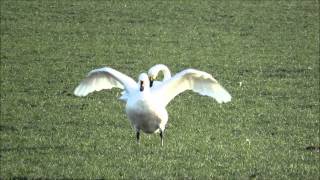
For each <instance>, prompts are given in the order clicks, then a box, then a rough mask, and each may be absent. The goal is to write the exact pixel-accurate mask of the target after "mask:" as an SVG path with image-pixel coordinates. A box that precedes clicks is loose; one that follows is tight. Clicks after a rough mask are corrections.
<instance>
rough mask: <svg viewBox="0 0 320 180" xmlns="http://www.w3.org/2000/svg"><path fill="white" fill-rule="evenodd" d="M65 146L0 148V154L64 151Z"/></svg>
mask: <svg viewBox="0 0 320 180" xmlns="http://www.w3.org/2000/svg"><path fill="white" fill-rule="evenodd" d="M66 147H67V146H66V145H56V146H50V145H48V146H31V147H26V146H24V147H12V148H11V147H10V148H0V152H10V151H16V152H23V151H43V150H49V149H55V150H65V149H66Z"/></svg>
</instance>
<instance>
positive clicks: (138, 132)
mask: <svg viewBox="0 0 320 180" xmlns="http://www.w3.org/2000/svg"><path fill="white" fill-rule="evenodd" d="M136 138H137V143H138V144H140V130H137V132H136Z"/></svg>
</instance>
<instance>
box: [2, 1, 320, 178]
mask: <svg viewBox="0 0 320 180" xmlns="http://www.w3.org/2000/svg"><path fill="white" fill-rule="evenodd" d="M0 2H1V76H0V77H1V121H0V122H1V123H0V133H1V136H0V137H1V139H0V140H1V145H0V160H1V166H0V179H7V178H18V179H29V178H49V179H54V178H75V179H80V178H81V179H101V178H102V179H211V178H212V179H319V177H320V154H319V146H320V139H319V126H320V124H319V92H320V89H319V1H318V0H226V1H223V0H216V1H211V0H203V1H195V0H194V1H192V0H186V1H175V0H173V1H160V0H159V1H158V0H157V1H146V0H145V1H144V0H142V1H137V0H133V1H124V0H121V1H116V0H106V1H103V0H87V1H86V0H68V1H63V0H55V1H41V0H1V1H0ZM159 63H163V64H166V65H167V66H168V67H169V68H170V70H171V71H172V74H175V73H177V72H180V71H181V70H183V69H186V68H195V69H199V70H202V71H205V72H208V73H210V74H212V75H213V76H214V77H215V78H216V79H217V80H218V81H219V82H220V83H221V84H222V85H223V86H224V87H225V88H226V89H227V90H228V91H229V92H230V94H231V95H232V97H233V98H232V101H231V102H230V103H226V104H218V103H216V102H215V101H213V100H212V99H211V98H208V97H204V96H200V95H198V94H196V93H193V92H191V91H187V92H185V93H182V94H181V95H179V96H178V97H176V98H175V99H174V100H173V101H172V102H171V103H170V104H169V105H168V107H167V110H168V113H169V126H168V128H167V130H166V133H165V142H164V146H163V147H161V144H160V138H159V135H157V134H151V135H148V134H142V136H141V143H140V145H138V144H136V141H135V131H134V130H133V129H132V127H131V125H130V123H129V121H128V119H127V117H126V115H125V112H124V108H125V104H124V103H123V102H121V101H119V100H118V98H119V97H120V92H121V90H120V89H112V90H108V91H101V92H97V93H93V94H90V95H89V96H87V97H82V98H80V97H76V96H74V95H73V90H74V88H75V87H76V86H77V85H78V84H79V82H80V81H81V79H83V78H84V77H85V76H86V74H87V73H88V72H89V71H91V70H93V69H95V68H100V67H103V66H109V67H112V68H114V69H117V70H118V71H120V72H123V73H125V74H127V75H129V76H131V77H133V78H134V79H136V80H137V78H138V75H139V74H140V73H142V72H146V71H147V70H148V69H149V68H150V67H151V66H153V65H155V64H159ZM159 79H161V78H159Z"/></svg>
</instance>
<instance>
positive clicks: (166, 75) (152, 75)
mask: <svg viewBox="0 0 320 180" xmlns="http://www.w3.org/2000/svg"><path fill="white" fill-rule="evenodd" d="M159 72H162V73H163V80H162V81H166V80H168V79H170V78H171V73H170V70H169V68H168V67H167V66H166V65H164V64H156V65H154V66H152V67H151V68H150V69H149V71H148V76H149V80H150V87H152V86H153V85H158V84H160V83H161V81H155V79H156V78H157V77H158V74H159ZM119 99H120V100H122V101H123V102H127V99H128V94H127V93H126V91H122V92H121V96H120V98H119Z"/></svg>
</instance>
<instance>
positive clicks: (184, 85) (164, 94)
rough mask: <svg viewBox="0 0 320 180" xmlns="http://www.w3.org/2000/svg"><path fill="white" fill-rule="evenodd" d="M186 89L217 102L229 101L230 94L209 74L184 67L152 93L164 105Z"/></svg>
mask: <svg viewBox="0 0 320 180" xmlns="http://www.w3.org/2000/svg"><path fill="white" fill-rule="evenodd" d="M186 90H192V91H194V92H197V93H199V94H201V95H205V96H210V97H212V98H214V99H215V100H216V101H217V102H218V103H225V102H229V101H231V95H230V94H229V93H228V91H226V90H225V89H224V88H223V87H222V86H221V85H220V84H219V83H218V81H217V80H215V79H214V78H213V77H212V76H211V75H210V74H208V73H206V72H203V71H198V70H195V69H186V70H184V71H181V72H180V73H177V74H176V75H175V76H173V77H172V78H171V79H170V80H168V81H165V82H163V83H162V84H161V85H159V88H156V89H154V93H155V94H153V95H154V96H155V97H161V99H159V101H160V102H162V103H163V104H164V105H167V104H168V103H169V102H170V101H171V100H172V99H173V98H174V97H175V96H177V95H178V94H180V93H182V92H183V91H186Z"/></svg>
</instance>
